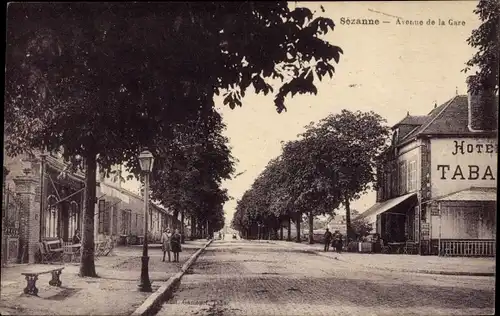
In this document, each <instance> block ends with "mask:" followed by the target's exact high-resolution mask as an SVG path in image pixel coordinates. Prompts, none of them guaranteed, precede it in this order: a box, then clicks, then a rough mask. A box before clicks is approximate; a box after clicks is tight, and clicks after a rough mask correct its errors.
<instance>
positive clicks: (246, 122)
mask: <svg viewBox="0 0 500 316" xmlns="http://www.w3.org/2000/svg"><path fill="white" fill-rule="evenodd" d="M476 4H477V2H476V1H435V2H433V1H405V2H297V3H296V4H295V3H291V4H290V6H291V8H292V9H293V8H294V7H295V6H297V7H307V8H309V9H310V10H311V11H313V12H314V11H316V13H317V14H318V15H321V16H324V17H328V18H331V19H332V20H333V21H334V22H335V24H336V27H335V30H334V31H333V32H330V33H329V34H327V35H326V36H325V37H324V39H325V40H327V41H328V42H330V43H331V44H333V45H336V46H340V47H341V48H342V50H343V51H344V54H343V55H341V58H340V61H339V63H338V64H337V65H335V75H334V77H333V79H329V78H326V79H324V80H323V81H322V82H317V84H316V86H317V88H318V94H317V95H302V96H295V97H294V98H290V97H289V98H287V100H286V106H287V109H288V111H287V112H283V113H281V114H278V113H277V112H276V110H275V107H274V103H273V96H272V95H268V96H263V95H255V94H253V93H247V94H246V97H245V98H244V99H243V106H242V107H239V108H236V109H234V110H231V109H230V108H229V107H227V106H223V105H222V98H216V99H215V102H216V106H217V109H218V111H219V113H221V115H222V117H223V120H224V122H225V123H226V125H227V130H226V131H225V135H226V136H227V137H228V138H229V140H230V146H231V147H232V154H233V156H234V157H236V158H237V159H238V160H239V162H238V163H237V165H236V172H235V174H238V173H240V172H243V174H241V175H240V176H238V177H235V178H234V179H232V180H228V181H226V182H224V183H223V186H224V187H225V188H227V189H228V192H229V195H230V196H231V197H232V198H233V200H231V201H229V202H227V203H226V205H225V206H224V210H225V213H226V223H227V224H228V225H229V223H230V221H231V219H232V216H233V214H234V212H235V207H236V201H237V200H238V199H239V198H241V196H242V195H243V193H244V192H245V191H246V190H247V189H249V188H250V186H251V185H252V183H253V181H254V180H255V178H256V177H257V176H258V175H259V173H260V172H262V170H263V169H264V168H265V166H266V165H267V163H268V161H269V160H270V159H272V158H274V157H277V156H278V155H279V154H280V152H281V142H286V141H290V140H293V139H296V138H297V135H298V134H300V133H301V132H303V131H304V126H305V125H307V124H309V123H310V122H312V121H314V122H317V121H319V120H320V119H322V118H324V117H326V116H328V115H329V114H332V113H333V114H334V113H339V112H340V111H341V110H342V109H348V110H350V111H356V110H360V111H374V112H376V113H378V114H380V115H381V116H382V117H384V118H385V119H386V120H387V123H388V124H389V125H391V126H392V125H394V124H396V123H397V122H398V121H400V120H401V119H402V118H404V117H405V116H406V115H407V113H408V112H409V113H410V114H411V115H426V114H427V113H428V112H430V111H431V110H432V109H433V108H434V104H435V103H436V102H437V104H438V105H440V104H442V103H444V102H446V101H447V100H449V99H451V98H452V97H453V96H455V95H456V94H457V92H458V94H466V91H467V88H466V84H465V79H466V74H464V73H463V72H461V70H462V69H463V68H464V66H465V62H466V61H467V60H468V59H469V58H470V57H471V56H472V55H473V54H474V49H472V48H471V47H469V46H468V44H467V43H466V40H467V38H468V37H469V36H470V34H471V31H472V30H473V29H475V28H476V27H477V26H478V25H479V24H480V22H479V20H478V18H477V16H476V15H475V14H474V13H473V10H474V9H475V6H476ZM320 6H323V7H324V9H325V12H324V13H323V12H321V9H320ZM396 17H399V18H400V21H401V20H403V19H404V20H423V23H424V25H423V26H415V25H403V24H397V18H396ZM341 18H344V20H345V19H347V18H349V19H358V18H359V19H362V18H366V19H379V20H380V23H379V25H346V24H344V25H342V24H341ZM429 19H431V20H434V21H435V23H436V24H435V25H434V26H432V25H426V22H427V20H429ZM450 19H452V20H454V21H464V22H465V25H458V26H451V25H449V24H448V23H449V20H450ZM439 20H442V21H444V22H445V24H446V25H444V26H439V25H438V24H439ZM383 21H387V22H389V23H383ZM460 24H461V23H460ZM249 92H250V91H249ZM123 186H124V187H125V188H128V189H130V190H132V191H135V192H137V187H138V185H137V182H136V181H129V182H127V183H125V184H124V185H123ZM374 203H375V192H368V193H367V194H365V195H363V196H362V197H361V198H360V199H359V200H357V201H354V202H353V203H352V206H351V207H352V208H353V209H356V210H358V211H359V212H363V211H365V210H367V209H368V208H369V207H370V206H371V205H373V204H374ZM337 213H339V214H342V213H343V210H342V209H340V210H338V211H337Z"/></svg>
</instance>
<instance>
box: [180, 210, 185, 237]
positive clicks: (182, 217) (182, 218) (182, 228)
mask: <svg viewBox="0 0 500 316" xmlns="http://www.w3.org/2000/svg"><path fill="white" fill-rule="evenodd" d="M180 231H181V244H183V243H184V210H182V211H181V229H180Z"/></svg>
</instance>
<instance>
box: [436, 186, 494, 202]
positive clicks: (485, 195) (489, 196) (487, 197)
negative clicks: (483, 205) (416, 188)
mask: <svg viewBox="0 0 500 316" xmlns="http://www.w3.org/2000/svg"><path fill="white" fill-rule="evenodd" d="M436 200H437V201H496V200H497V189H496V188H477V187H471V188H468V189H465V190H461V191H458V192H454V193H452V194H448V195H446V196H443V197H441V198H437V199H436Z"/></svg>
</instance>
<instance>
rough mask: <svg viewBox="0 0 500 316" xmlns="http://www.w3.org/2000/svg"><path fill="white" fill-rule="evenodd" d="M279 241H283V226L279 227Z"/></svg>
mask: <svg viewBox="0 0 500 316" xmlns="http://www.w3.org/2000/svg"><path fill="white" fill-rule="evenodd" d="M280 240H283V225H280Z"/></svg>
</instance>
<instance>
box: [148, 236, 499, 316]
mask: <svg viewBox="0 0 500 316" xmlns="http://www.w3.org/2000/svg"><path fill="white" fill-rule="evenodd" d="M494 282H495V281H494V278H493V277H471V276H446V275H429V274H417V273H403V272H391V271H384V270H377V269H369V268H367V267H363V266H359V265H352V264H349V263H347V262H345V261H340V260H335V259H332V258H328V257H324V256H318V255H316V254H315V253H314V252H313V251H311V250H307V249H303V248H299V247H283V245H276V244H272V243H264V242H262V243H258V242H250V241H239V240H238V241H215V242H214V243H212V245H211V246H209V247H208V248H207V249H206V251H205V253H204V254H202V255H201V256H200V257H199V258H198V260H197V262H196V263H195V265H194V266H193V267H192V271H189V273H188V274H186V275H185V276H184V277H183V278H182V281H181V285H180V286H179V288H178V290H177V291H176V292H175V293H174V295H173V297H172V298H171V299H170V300H169V301H168V302H166V303H165V304H164V305H163V308H162V309H161V310H160V312H159V313H158V315H218V316H222V315H486V314H492V313H493V312H494V309H493V306H494V294H495V292H494Z"/></svg>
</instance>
